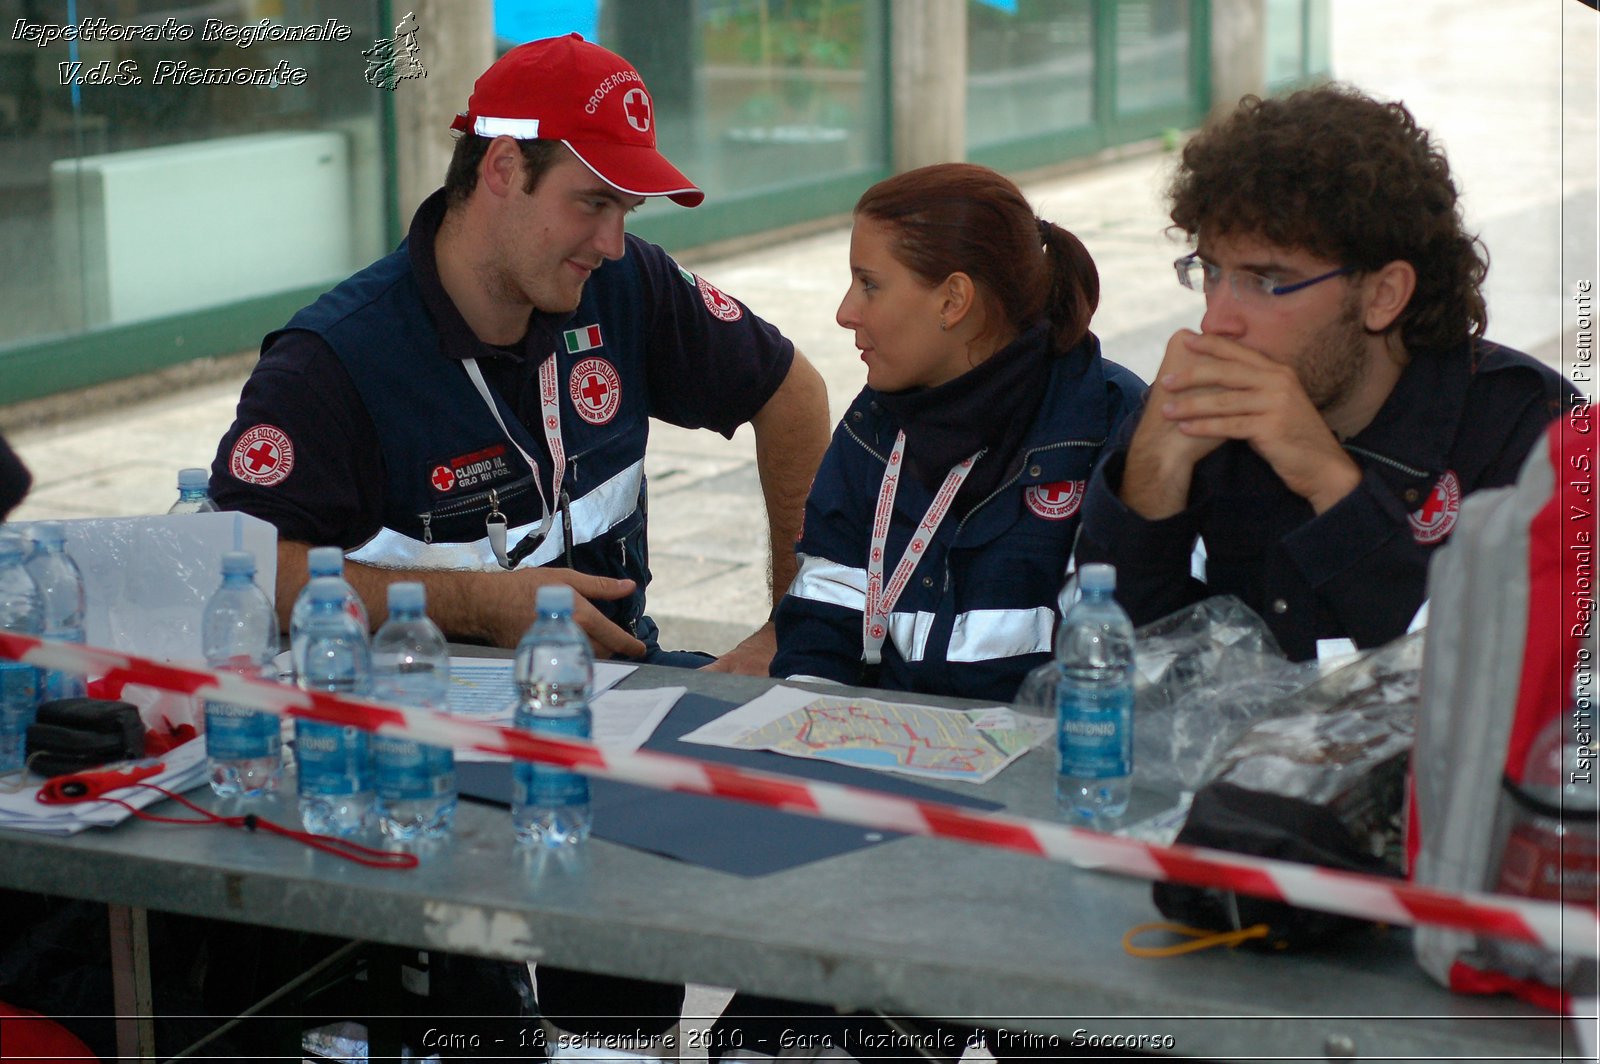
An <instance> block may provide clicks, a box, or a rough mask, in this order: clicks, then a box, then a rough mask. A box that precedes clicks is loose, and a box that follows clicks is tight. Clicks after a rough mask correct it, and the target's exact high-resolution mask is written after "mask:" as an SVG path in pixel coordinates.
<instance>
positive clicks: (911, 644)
mask: <svg viewBox="0 0 1600 1064" xmlns="http://www.w3.org/2000/svg"><path fill="white" fill-rule="evenodd" d="M931 631H933V614H931V613H928V612H926V611H919V612H917V613H891V614H889V638H890V639H892V640H894V645H895V647H896V648H897V649H898V650H899V651H900V656H901V657H902V658H904V659H905V660H907V661H921V660H922V659H923V658H925V657H927V654H928V633H929V632H931Z"/></svg>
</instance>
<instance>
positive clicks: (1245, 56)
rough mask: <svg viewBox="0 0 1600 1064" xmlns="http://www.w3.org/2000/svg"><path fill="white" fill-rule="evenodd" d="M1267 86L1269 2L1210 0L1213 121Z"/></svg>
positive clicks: (1258, 0)
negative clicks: (1246, 97)
mask: <svg viewBox="0 0 1600 1064" xmlns="http://www.w3.org/2000/svg"><path fill="white" fill-rule="evenodd" d="M1266 84H1267V5H1266V0H1211V117H1213V118H1216V117H1219V116H1220V115H1225V114H1227V113H1228V112H1230V111H1232V110H1233V108H1234V105H1235V104H1237V103H1238V102H1239V97H1241V96H1244V95H1246V94H1247V93H1257V94H1259V93H1261V92H1262V91H1263V90H1264V89H1265V88H1266Z"/></svg>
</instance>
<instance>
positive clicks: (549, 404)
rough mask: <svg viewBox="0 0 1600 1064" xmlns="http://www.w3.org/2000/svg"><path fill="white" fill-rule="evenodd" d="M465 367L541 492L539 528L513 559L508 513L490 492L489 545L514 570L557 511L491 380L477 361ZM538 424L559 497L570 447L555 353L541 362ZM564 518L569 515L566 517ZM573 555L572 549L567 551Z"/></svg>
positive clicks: (541, 538) (465, 362) (545, 532)
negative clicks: (508, 425)
mask: <svg viewBox="0 0 1600 1064" xmlns="http://www.w3.org/2000/svg"><path fill="white" fill-rule="evenodd" d="M462 365H463V366H465V367H466V370H467V376H468V377H471V378H472V386H473V387H474V388H477V389H478V394H479V395H481V396H483V401H484V403H485V404H486V405H487V406H488V407H489V413H491V414H493V415H494V419H495V421H496V422H498V423H499V425H500V431H501V432H503V433H505V437H506V439H508V440H510V441H511V446H513V447H515V448H516V449H517V453H518V454H520V455H521V456H522V460H523V461H524V462H527V463H528V468H529V469H530V470H532V471H533V487H534V490H535V491H537V492H538V493H539V511H540V513H541V514H542V515H543V516H542V518H541V520H540V521H539V527H538V528H537V529H536V530H535V531H533V532H530V533H529V534H528V536H527V538H526V539H524V540H523V541H522V542H521V543H519V544H517V546H516V549H515V551H514V553H515V554H516V555H517V557H515V558H513V557H512V556H511V555H510V554H507V553H506V515H505V514H503V513H501V512H500V500H499V498H498V497H497V496H496V495H495V494H494V493H493V492H490V493H489V516H488V517H486V518H485V519H484V526H485V528H486V529H487V531H488V535H489V546H490V547H491V548H492V549H493V550H494V556H495V559H496V560H498V561H499V562H500V565H501V567H502V568H504V569H515V568H516V567H517V565H518V563H519V562H521V561H522V559H523V558H525V557H527V556H528V554H529V553H530V552H532V550H533V549H534V548H535V547H537V546H538V545H539V544H540V543H542V542H543V541H544V537H545V536H547V535H549V534H550V525H551V524H552V523H553V522H554V521H555V510H554V509H552V507H551V505H550V502H548V501H546V499H545V495H544V486H543V485H542V484H540V483H539V463H538V462H535V461H534V460H533V457H532V456H531V455H529V454H528V452H527V451H525V450H523V449H522V444H520V443H518V442H517V438H516V437H515V436H513V435H512V434H511V431H510V430H509V429H507V428H506V422H505V419H504V418H503V417H501V416H500V407H499V406H498V405H497V404H496V403H495V401H494V396H493V395H492V394H491V393H490V391H489V383H488V382H487V381H485V380H484V379H483V371H482V370H480V369H479V368H478V360H477V359H475V358H468V359H463V360H462ZM539 427H540V428H541V429H543V430H544V442H545V443H546V444H547V445H548V446H549V448H550V462H551V465H552V466H553V467H554V472H553V473H552V474H551V477H550V498H551V499H553V500H559V499H561V498H562V495H561V480H562V478H563V477H564V476H565V475H566V472H567V450H566V448H565V447H564V446H562V443H561V410H560V408H559V407H558V406H557V405H556V356H555V354H554V353H553V352H552V353H551V355H550V357H549V358H547V359H545V360H544V362H542V363H541V364H540V365H539ZM563 520H566V517H565V516H563ZM567 553H568V554H571V551H570V550H569V551H568V552H567Z"/></svg>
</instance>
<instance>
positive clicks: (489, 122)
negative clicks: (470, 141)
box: [472, 115, 539, 140]
mask: <svg viewBox="0 0 1600 1064" xmlns="http://www.w3.org/2000/svg"><path fill="white" fill-rule="evenodd" d="M472 131H473V132H474V133H476V134H477V135H478V136H480V137H516V138H517V139H518V140H538V139H539V120H538V119H537V118H485V117H483V116H482V115H479V116H478V119H477V121H475V122H473V124H472Z"/></svg>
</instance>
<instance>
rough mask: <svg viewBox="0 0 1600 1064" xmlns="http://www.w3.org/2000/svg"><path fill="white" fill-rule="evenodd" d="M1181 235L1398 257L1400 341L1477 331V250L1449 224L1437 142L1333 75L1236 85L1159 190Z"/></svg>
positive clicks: (1404, 115)
mask: <svg viewBox="0 0 1600 1064" xmlns="http://www.w3.org/2000/svg"><path fill="white" fill-rule="evenodd" d="M1168 195H1169V196H1170V198H1171V201H1172V221H1173V223H1174V225H1175V226H1176V227H1177V228H1179V229H1182V230H1183V231H1184V232H1186V233H1188V234H1189V236H1190V237H1193V236H1195V234H1197V233H1201V232H1210V233H1216V234H1236V235H1244V236H1253V237H1256V238H1259V239H1261V240H1264V241H1266V242H1268V243H1270V244H1276V245H1278V246H1280V247H1283V248H1294V249H1299V250H1303V251H1308V252H1311V253H1312V254H1314V255H1317V256H1319V257H1321V258H1325V259H1328V260H1329V261H1331V262H1336V263H1339V264H1340V265H1343V266H1352V267H1354V268H1355V269H1357V270H1374V269H1378V268H1380V267H1382V266H1384V265H1386V264H1387V263H1390V262H1393V261H1396V260H1403V261H1405V262H1409V263H1410V264H1411V265H1412V266H1413V267H1414V268H1415V269H1416V273H1417V287H1416V291H1415V292H1414V293H1413V294H1412V296H1411V301H1410V302H1409V303H1408V304H1407V305H1406V308H1405V310H1404V311H1402V312H1401V314H1400V316H1399V317H1398V318H1397V319H1396V320H1395V323H1394V324H1393V325H1392V326H1390V328H1391V329H1396V328H1397V329H1399V330H1400V337H1401V340H1402V341H1403V342H1404V343H1405V345H1406V348H1407V349H1408V350H1409V351H1411V352H1413V353H1416V352H1419V351H1427V350H1431V349H1440V348H1448V347H1452V346H1454V345H1456V344H1459V343H1462V342H1463V341H1465V340H1466V339H1467V337H1468V336H1469V335H1470V336H1482V335H1483V331H1484V327H1485V325H1486V323H1487V321H1488V310H1487V308H1486V307H1485V305H1484V301H1483V292H1482V290H1481V289H1482V285H1483V279H1484V276H1485V275H1486V274H1487V273H1488V271H1489V264H1488V252H1487V251H1486V250H1485V249H1484V248H1483V243H1482V241H1480V240H1479V239H1478V238H1477V237H1476V236H1470V235H1468V234H1467V233H1466V232H1465V231H1464V229H1463V228H1462V220H1461V207H1460V204H1459V202H1458V199H1457V193H1456V186H1455V183H1454V182H1453V181H1452V180H1451V178H1450V164H1449V163H1448V162H1447V161H1446V160H1445V156H1444V152H1443V150H1441V149H1440V148H1439V146H1438V145H1437V144H1435V143H1434V142H1433V140H1432V139H1431V138H1430V137H1429V136H1428V132H1427V130H1425V129H1422V128H1420V127H1419V126H1418V125H1417V120H1416V119H1415V118H1414V117H1413V116H1412V114H1411V112H1410V111H1408V110H1406V107H1405V105H1404V104H1400V103H1380V102H1379V101H1377V100H1374V99H1373V98H1372V97H1370V96H1367V95H1365V94H1364V93H1362V92H1360V91H1358V90H1356V89H1354V88H1351V87H1349V86H1345V85H1323V86H1319V87H1317V88H1314V89H1305V90H1302V91H1300V92H1297V93H1294V94H1293V95H1291V96H1288V97H1286V98H1284V99H1274V100H1263V99H1261V98H1259V97H1256V96H1246V97H1245V98H1244V99H1242V100H1240V101H1239V106H1238V107H1237V108H1235V110H1234V111H1233V113H1232V114H1231V115H1229V116H1228V117H1227V118H1225V119H1223V120H1221V121H1220V122H1218V123H1217V124H1215V125H1213V126H1210V127H1208V128H1206V129H1204V130H1202V131H1201V132H1200V133H1199V134H1197V135H1196V136H1195V137H1194V139H1192V140H1190V141H1189V143H1188V145H1187V146H1185V148H1184V149H1183V158H1182V162H1181V164H1180V165H1179V168H1178V172H1177V174H1176V176H1175V177H1174V178H1173V181H1172V185H1171V187H1170V189H1169V190H1168Z"/></svg>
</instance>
